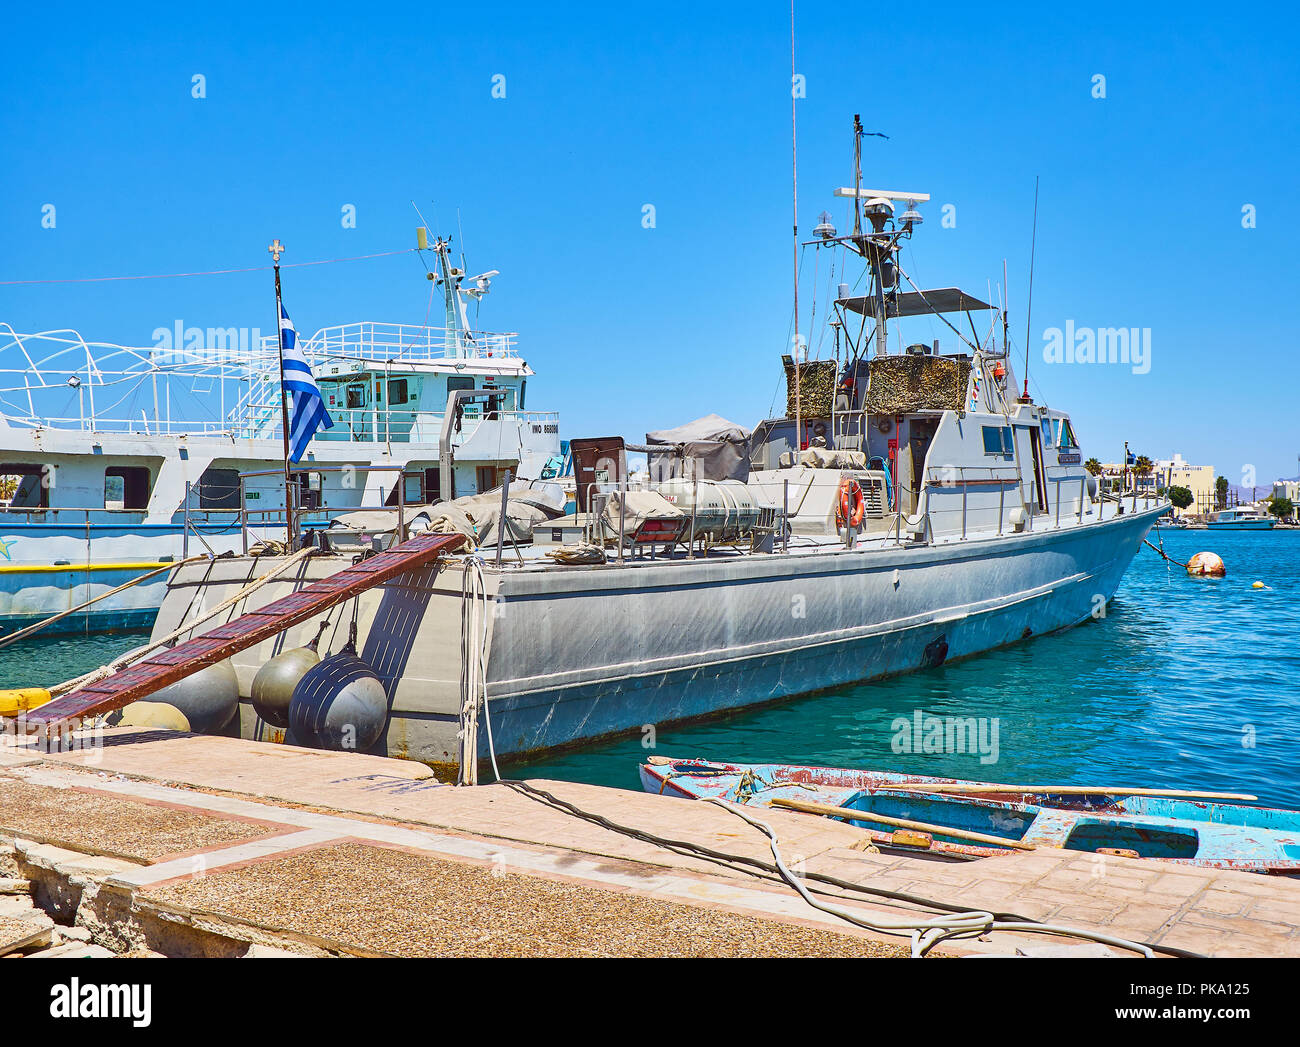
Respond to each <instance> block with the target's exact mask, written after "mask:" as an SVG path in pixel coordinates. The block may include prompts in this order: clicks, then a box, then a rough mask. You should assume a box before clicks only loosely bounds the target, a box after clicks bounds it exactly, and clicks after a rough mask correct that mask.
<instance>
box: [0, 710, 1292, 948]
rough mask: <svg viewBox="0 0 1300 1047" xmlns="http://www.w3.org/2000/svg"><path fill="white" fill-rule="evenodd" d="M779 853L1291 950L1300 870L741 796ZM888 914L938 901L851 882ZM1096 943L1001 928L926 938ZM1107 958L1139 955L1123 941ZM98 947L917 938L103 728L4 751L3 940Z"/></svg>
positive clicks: (419, 774) (654, 830)
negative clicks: (1155, 856)
mask: <svg viewBox="0 0 1300 1047" xmlns="http://www.w3.org/2000/svg"><path fill="white" fill-rule="evenodd" d="M628 779H629V786H630V789H629V791H623V790H617V789H609V788H602V787H596V786H588V785H577V784H573V783H564V782H553V781H551V782H533V783H532V784H533V785H535V786H537V787H539V788H541V789H543V790H545V791H546V792H547V793H550V794H552V795H553V796H554V797H555V798H557V799H558V800H560V801H564V802H567V803H569V804H572V805H574V806H576V807H578V808H580V809H581V810H582V811H584V812H587V813H588V814H590V815H593V816H598V817H603V818H604V819H608V821H609V822H613V823H617V824H618V825H619V826H622V827H630V828H632V829H635V830H637V831H639V832H640V833H642V834H651V835H654V836H658V837H666V838H670V839H674V840H680V841H687V842H689V843H692V844H695V845H700V846H704V847H708V848H712V849H714V850H716V851H724V852H727V853H728V854H731V855H737V856H744V857H749V858H753V859H759V860H762V861H764V862H770V860H771V851H770V849H769V841H768V839H767V837H766V836H764V835H763V834H762V833H761V832H759V831H758V830H757V829H754V828H753V827H751V826H749V825H746V824H745V823H744V822H743V821H742V820H740V819H739V818H737V817H735V816H734V815H732V814H729V813H728V812H727V811H725V810H722V809H721V808H719V807H717V806H714V805H711V804H705V803H700V802H694V801H688V800H677V799H668V798H662V797H655V796H649V795H646V794H644V793H642V792H639V791H631V786H633V785H634V784H635V768H634V767H629V768H628ZM752 813H754V814H756V815H758V816H759V817H761V818H762V820H763V821H765V822H767V823H768V824H769V825H771V826H772V827H773V829H774V830H775V831H776V833H777V835H778V838H779V840H780V847H781V851H782V854H783V856H784V857H785V860H786V862H787V864H788V865H789V866H790V867H791V868H793V869H795V871H796V872H799V873H804V874H807V873H821V874H825V875H831V876H835V877H838V878H840V879H841V880H844V881H849V882H851V883H855V884H862V885H865V886H867V887H870V888H874V889H884V890H890V891H901V892H907V893H909V894H912V895H918V896H922V897H925V898H930V899H938V900H942V901H945V902H947V903H949V904H953V905H960V906H962V907H964V908H968V909H989V910H993V911H1001V912H1013V913H1016V914H1019V915H1021V916H1023V917H1026V918H1029V919H1032V920H1037V921H1042V922H1050V923H1053V924H1069V925H1071V926H1073V927H1077V928H1082V929H1085V930H1089V931H1093V932H1097V933H1101V934H1104V935H1109V936H1113V937H1120V938H1126V939H1131V940H1138V941H1144V942H1148V943H1153V944H1157V945H1161V946H1170V947H1174V948H1178V949H1183V950H1190V951H1193V952H1197V953H1204V954H1209V955H1218V956H1296V955H1300V881H1296V880H1291V879H1286V878H1281V877H1268V876H1260V875H1255V874H1250V873H1237V872H1226V871H1221V870H1214V869H1196V868H1189V867H1184V866H1174V865H1169V864H1166V863H1163V862H1156V861H1148V860H1141V859H1128V858H1122V857H1106V858H1102V857H1101V856H1097V855H1090V854H1083V853H1079V852H1071V851H1062V850H1055V849H1051V850H1047V849H1042V850H1036V851H1027V852H1022V853H1016V854H1011V855H1007V856H1002V857H996V858H986V859H980V860H978V861H969V862H962V863H951V862H942V861H936V860H934V859H931V858H927V857H923V856H920V855H913V854H884V853H873V852H871V851H870V850H864V849H863V848H864V834H863V833H862V832H861V831H860V830H858V829H856V828H854V827H852V826H849V825H845V824H843V823H837V822H832V821H829V820H826V819H823V818H818V817H814V816H809V815H803V814H798V813H794V812H787V811H778V810H773V809H756V810H754V811H753V812H752ZM827 889H828V890H830V891H831V894H830V895H827V896H826V897H827V900H830V901H833V902H834V903H835V904H837V905H840V906H842V907H844V908H847V909H851V910H853V911H855V912H858V913H861V914H866V915H870V916H873V917H875V918H877V919H879V918H884V919H892V920H899V919H914V918H916V917H917V916H918V915H924V914H926V913H930V914H933V912H932V910H926V909H923V908H921V907H918V906H917V905H914V904H910V903H904V902H900V901H893V900H883V899H878V898H863V897H862V896H861V895H858V896H856V897H855V896H853V894H852V893H851V892H849V891H845V890H843V889H840V888H827ZM1104 948H1105V947H1103V946H1100V945H1084V944H1083V943H1081V942H1080V941H1079V940H1077V939H1070V938H1063V937H1056V936H1048V935H1042V934H1022V933H1019V932H1007V931H993V932H991V933H990V934H988V935H985V936H983V937H981V938H978V939H960V940H952V941H948V942H945V943H943V944H941V945H940V946H939V947H937V948H936V949H935V950H934V951H933V952H932V953H931V955H980V954H984V955H1017V954H1020V955H1034V954H1038V955H1042V954H1052V953H1054V952H1057V953H1059V952H1070V951H1076V952H1092V953H1096V952H1101V951H1103V950H1104ZM1110 951H1111V952H1112V953H1113V954H1115V955H1130V954H1128V953H1124V952H1123V951H1121V950H1117V949H1115V948H1113V947H1111V948H1110ZM4 953H8V954H22V955H29V956H44V955H96V956H112V955H122V956H142V955H165V956H196V955H216V956H250V957H254V956H267V955H280V954H282V953H288V954H295V955H304V956H346V955H355V956H515V955H519V956H882V957H884V956H906V955H908V953H909V939H908V937H907V936H906V935H903V936H898V935H885V934H881V933H877V932H868V931H865V930H863V929H861V928H858V927H856V926H854V925H852V924H850V923H848V922H847V921H845V920H843V919H841V918H839V917H837V916H834V915H831V914H828V913H823V912H821V911H819V910H817V909H815V908H813V907H812V906H810V905H809V904H808V903H807V902H805V901H804V900H803V899H802V898H800V897H799V896H798V894H796V893H795V892H794V891H793V890H792V889H791V888H790V887H789V886H788V885H786V884H784V883H782V882H780V881H778V880H776V879H774V878H772V877H770V876H766V875H764V874H762V873H761V872H759V871H758V870H754V869H747V868H744V867H740V866H737V865H734V864H731V863H720V862H718V861H715V860H711V859H705V858H703V857H700V856H699V855H698V854H694V853H689V852H683V851H682V850H681V849H677V850H673V849H669V848H666V847H664V846H662V845H659V844H657V843H653V842H649V841H647V840H645V839H639V838H636V837H634V836H631V835H628V834H627V833H625V832H621V831H616V830H615V829H613V828H609V827H606V826H605V825H602V824H598V823H597V822H596V821H593V820H591V819H590V818H581V817H576V816H575V815H574V814H573V813H570V812H568V811H566V810H562V809H560V808H558V807H557V806H556V805H554V804H552V803H547V802H543V801H542V800H540V799H538V798H536V797H534V796H530V795H526V794H524V793H521V792H518V791H515V790H513V789H511V788H509V787H507V786H505V785H485V786H479V787H476V788H454V787H451V786H447V785H443V784H441V783H439V782H438V781H437V780H436V779H435V778H434V777H433V776H432V774H431V772H430V771H429V770H428V769H427V768H426V767H424V766H422V765H420V764H414V763H409V762H404V761H399V760H389V759H383V758H379V757H371V756H361V755H355V754H343V753H327V752H320V751H316V750H309V749H298V748H292V747H287V746H283V745H271V744H263V743H257V742H251V741H245V740H241V739H233V738H215V737H207V736H199V735H187V734H178V733H171V732H163V731H150V730H145V729H130V728H121V729H117V730H110V731H105V732H104V733H103V737H102V742H101V743H100V744H98V745H95V746H92V747H89V748H84V749H78V750H74V751H72V752H67V753H58V754H48V753H41V752H36V751H33V750H31V749H30V748H14V747H8V748H2V749H0V954H4Z"/></svg>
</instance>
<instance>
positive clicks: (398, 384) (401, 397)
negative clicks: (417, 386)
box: [388, 378, 408, 404]
mask: <svg viewBox="0 0 1300 1047" xmlns="http://www.w3.org/2000/svg"><path fill="white" fill-rule="evenodd" d="M407 399H408V397H407V394H406V379H405V378H390V379H389V380H388V402H389V403H390V404H404V403H406V401H407Z"/></svg>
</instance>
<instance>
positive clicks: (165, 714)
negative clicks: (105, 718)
mask: <svg viewBox="0 0 1300 1047" xmlns="http://www.w3.org/2000/svg"><path fill="white" fill-rule="evenodd" d="M113 726H114V727H152V728H154V729H156V730H162V731H188V730H189V729H190V721H189V720H187V719H186V718H185V714H184V713H183V712H181V711H180V710H179V709H177V708H176V706H174V705H168V704H167V703H166V702H146V701H139V702H132V703H131V704H130V705H128V706H127V707H126V708H125V709H123V710H122V716H121V718H120V719H119V720H118V721H117V722H116V723H115V724H113Z"/></svg>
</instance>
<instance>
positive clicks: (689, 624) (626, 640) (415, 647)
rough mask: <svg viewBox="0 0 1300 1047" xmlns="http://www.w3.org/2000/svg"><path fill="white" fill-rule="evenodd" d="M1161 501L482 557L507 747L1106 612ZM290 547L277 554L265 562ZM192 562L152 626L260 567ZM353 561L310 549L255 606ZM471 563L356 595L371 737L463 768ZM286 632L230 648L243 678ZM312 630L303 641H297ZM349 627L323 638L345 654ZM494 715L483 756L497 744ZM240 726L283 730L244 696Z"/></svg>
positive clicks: (850, 679)
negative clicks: (850, 535)
mask: <svg viewBox="0 0 1300 1047" xmlns="http://www.w3.org/2000/svg"><path fill="white" fill-rule="evenodd" d="M1160 511H1162V510H1159V509H1156V510H1150V511H1145V512H1139V513H1135V514H1132V515H1125V516H1121V517H1118V518H1114V519H1111V520H1107V521H1105V522H1098V523H1093V524H1087V525H1084V526H1071V527H1063V528H1060V529H1044V530H1043V531H1041V532H1039V533H1036V534H1020V535H1007V536H1003V537H990V538H987V539H971V540H968V541H953V542H947V543H939V544H936V545H933V546H921V547H915V546H907V545H904V546H901V547H895V546H892V545H887V546H885V547H883V548H879V547H877V548H863V547H859V548H857V549H853V550H847V549H844V548H843V547H839V546H835V547H830V548H826V549H824V550H819V551H804V552H800V553H795V552H793V551H792V552H791V553H789V554H780V553H777V554H755V555H745V556H740V555H737V556H734V557H728V556H713V557H709V558H707V559H699V560H695V561H690V560H685V559H680V560H676V561H673V562H670V563H667V562H663V561H659V562H645V561H642V562H637V563H629V564H627V565H624V566H618V565H612V564H611V565H606V566H603V567H594V568H572V569H568V570H562V571H558V570H555V569H553V568H551V569H543V568H516V569H513V570H496V569H493V568H491V567H488V568H486V569H485V574H486V582H487V589H488V597H489V599H490V600H491V601H492V607H491V613H490V614H489V621H490V628H491V632H490V645H489V651H488V662H487V683H488V694H489V702H488V710H489V713H490V720H491V724H490V727H491V735H492V740H493V742H494V744H495V751H496V753H497V755H498V756H500V757H513V758H518V757H526V756H532V755H534V754H539V753H544V752H547V751H552V750H557V749H562V748H566V747H572V746H577V745H581V744H585V743H589V742H591V741H593V740H596V739H600V738H605V737H610V736H615V735H619V734H625V733H635V732H642V733H644V734H647V735H649V734H650V733H652V732H653V731H654V730H657V729H659V728H662V727H665V726H668V725H670V724H676V723H682V722H687V721H691V720H697V719H702V718H707V717H712V716H717V715H720V714H725V713H728V712H731V711H735V710H740V709H745V708H749V707H753V706H757V705H761V704H764V703H769V702H776V701H782V700H785V699H789V698H793V697H795V696H797V695H801V694H806V693H809V692H815V691H819V690H825V689H827V688H833V687H838V686H842V685H844V684H849V683H855V682H860V681H867V680H871V679H875V678H878V677H883V676H888V675H893V674H897V673H903V672H909V671H912V670H917V669H923V668H927V667H930V666H933V665H936V664H939V663H940V662H942V661H944V660H948V661H951V660H953V659H957V658H963V657H967V656H970V655H974V654H978V653H980V652H982V651H986V650H990V649H992V648H996V647H1000V646H1003V645H1006V644H1009V643H1014V642H1016V641H1018V640H1022V639H1025V638H1028V637H1030V636H1040V635H1042V634H1045V633H1051V632H1055V631H1057V630H1060V629H1065V628H1068V627H1069V626H1072V625H1075V624H1078V623H1080V622H1083V621H1086V620H1088V619H1090V618H1093V617H1096V616H1100V614H1102V613H1104V612H1103V609H1104V607H1105V605H1106V603H1107V602H1108V601H1109V600H1110V598H1111V597H1112V596H1113V595H1114V592H1115V589H1116V588H1117V586H1118V585H1119V582H1120V579H1121V578H1122V576H1123V573H1124V571H1125V570H1126V569H1127V567H1128V565H1129V563H1130V562H1131V560H1132V558H1133V556H1134V554H1135V553H1136V552H1137V549H1138V548H1139V546H1140V544H1141V541H1142V539H1143V538H1144V537H1145V536H1146V534H1147V532H1148V530H1149V529H1150V527H1151V526H1152V524H1153V522H1154V520H1155V518H1156V517H1157V516H1158V514H1159V512H1160ZM273 563H274V561H270V560H268V559H267V558H263V559H262V560H261V561H260V564H261V566H259V568H258V573H261V572H262V571H265V570H269V569H270V568H271V567H272V566H273ZM199 568H201V569H196V567H186V568H183V569H181V570H180V571H179V572H178V573H177V574H178V577H177V578H176V579H175V580H174V581H173V582H172V584H171V585H170V586H169V590H168V594H167V597H166V599H165V601H164V604H163V610H162V613H161V614H160V616H159V619H158V622H157V623H156V625H155V634H161V633H164V632H167V631H170V630H171V629H172V628H174V627H175V625H176V624H177V623H178V622H179V621H180V619H181V616H182V615H183V614H184V613H185V611H186V609H187V608H188V607H191V606H195V602H194V601H195V599H196V593H195V591H194V590H195V587H197V586H200V585H201V586H203V588H204V589H205V592H204V593H203V595H202V597H201V600H202V602H203V604H204V605H205V606H212V605H214V604H215V603H216V602H218V601H219V600H222V599H225V598H226V597H227V596H228V595H230V594H231V593H232V592H234V591H235V590H236V589H237V588H239V586H240V585H242V584H244V583H245V582H246V581H247V579H248V578H249V571H250V566H249V564H248V563H247V561H246V560H245V559H244V558H241V557H234V558H231V559H229V560H223V561H217V562H216V563H215V564H213V565H211V568H210V570H209V568H208V567H204V566H202V565H199ZM338 568H339V564H338V563H336V562H334V560H331V559H327V558H319V559H316V560H312V561H308V564H307V566H306V567H305V568H304V569H303V571H301V572H299V573H298V574H297V575H295V578H294V580H293V581H286V582H284V583H274V584H271V585H268V586H265V587H264V588H263V589H261V590H259V592H258V593H257V594H256V595H255V596H254V597H253V598H252V599H250V601H249V604H248V607H249V609H252V608H253V607H255V606H258V605H260V604H261V603H265V602H269V600H271V599H274V598H276V597H278V596H282V595H285V594H286V592H287V591H289V590H290V589H291V588H292V587H294V586H296V585H299V584H302V583H303V582H305V581H307V580H311V579H312V578H313V577H320V576H323V575H324V574H328V573H331V572H332V571H334V570H337V569H338ZM461 584H462V578H461V566H460V565H459V564H458V563H457V562H456V561H451V562H448V563H445V564H443V565H441V566H439V567H436V568H431V569H427V570H422V571H420V572H415V573H414V574H412V575H410V576H406V577H404V578H403V579H400V580H397V581H394V582H390V583H387V584H386V585H385V586H384V587H382V588H381V589H379V590H377V591H374V592H370V593H366V594H364V595H363V596H362V597H361V598H360V606H359V608H358V611H357V614H358V620H359V621H360V623H361V628H362V636H363V637H364V641H363V649H362V652H361V656H362V658H363V659H365V660H366V661H368V662H370V664H372V665H374V666H375V667H376V669H377V671H378V672H379V674H380V677H381V679H383V680H384V682H385V684H386V686H387V687H388V689H389V695H390V703H391V704H390V720H389V724H388V728H387V731H386V733H385V736H384V738H383V740H382V741H381V742H380V743H379V745H378V746H377V747H376V749H375V751H377V752H382V753H386V754H388V755H394V756H403V757H410V758H414V759H418V760H421V761H424V762H426V763H429V764H431V765H433V766H435V767H438V768H439V769H443V768H446V769H447V771H449V772H450V771H452V770H454V769H455V768H456V765H457V752H458V742H457V731H458V728H459V710H460V704H461V703H460V670H461V659H462V644H461V607H462V601H461ZM309 631H310V630H309V629H308V627H299V628H298V629H296V630H290V631H289V632H288V633H286V634H284V635H283V636H281V637H280V638H279V639H278V640H277V641H276V642H275V643H270V642H268V643H265V644H262V645H260V646H258V647H256V648H252V649H250V650H248V651H245V652H242V653H241V654H240V655H237V656H236V657H235V659H234V663H235V667H236V670H237V673H238V675H239V678H240V685H241V692H242V693H243V694H244V695H245V696H247V695H248V693H249V688H250V686H251V681H252V677H253V675H255V674H256V672H257V669H258V668H260V666H261V665H262V664H264V663H265V662H266V661H267V660H268V659H269V658H270V657H272V656H273V655H274V654H275V653H278V651H279V650H281V649H287V648H288V647H291V646H296V645H298V644H300V643H302V642H305V640H306V639H308V638H309V637H308V635H307V634H308V632H309ZM300 634H301V635H300ZM345 635H346V629H345V628H344V629H340V628H339V626H338V623H335V625H334V631H333V633H332V634H330V633H327V635H326V641H325V642H326V644H327V645H328V646H329V649H331V650H333V649H337V647H339V646H341V645H342V643H343V640H344V638H345ZM487 726H488V725H487V724H486V723H484V722H480V727H479V734H480V751H481V755H482V756H486V755H487V752H488V738H487V734H488V731H487ZM242 729H243V733H244V734H245V735H246V736H248V737H257V738H264V739H271V740H279V739H281V738H282V737H283V735H282V734H281V733H280V732H277V731H275V730H273V729H272V728H270V727H269V726H268V725H266V724H263V723H262V722H261V721H259V720H258V719H257V717H256V716H255V714H254V713H253V711H252V708H251V704H250V703H249V702H248V701H247V700H245V702H244V706H243V723H242Z"/></svg>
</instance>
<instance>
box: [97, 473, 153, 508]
mask: <svg viewBox="0 0 1300 1047" xmlns="http://www.w3.org/2000/svg"><path fill="white" fill-rule="evenodd" d="M104 508H105V509H148V508H149V468H148V466H144V465H115V466H112V467H111V468H108V469H105V470H104Z"/></svg>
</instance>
